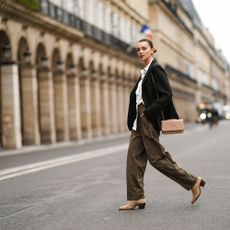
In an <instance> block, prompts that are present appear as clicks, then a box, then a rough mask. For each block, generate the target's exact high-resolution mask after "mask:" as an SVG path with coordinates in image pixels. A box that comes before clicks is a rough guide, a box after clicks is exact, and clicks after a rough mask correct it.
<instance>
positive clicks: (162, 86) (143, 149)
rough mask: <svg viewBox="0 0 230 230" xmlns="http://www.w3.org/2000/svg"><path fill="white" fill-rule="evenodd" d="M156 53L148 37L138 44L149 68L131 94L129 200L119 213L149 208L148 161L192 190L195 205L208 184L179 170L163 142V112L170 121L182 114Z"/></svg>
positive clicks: (138, 50) (140, 54) (127, 174)
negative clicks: (145, 177)
mask: <svg viewBox="0 0 230 230" xmlns="http://www.w3.org/2000/svg"><path fill="white" fill-rule="evenodd" d="M155 52H156V49H155V48H154V46H153V43H152V41H151V40H149V39H146V38H144V39H141V40H140V41H139V42H138V44H137V54H138V57H139V58H140V59H141V60H142V62H143V63H144V65H145V67H144V69H142V70H141V76H140V78H139V80H138V81H137V83H136V85H135V87H134V88H133V90H132V91H131V94H130V102H129V111H128V128H129V130H130V131H131V137H130V143H129V149H128V156H127V168H126V181H127V200H128V201H127V203H126V204H125V205H123V206H121V207H120V208H119V210H131V209H134V208H135V207H139V208H140V209H143V208H145V204H146V200H145V194H144V173H145V168H146V164H147V160H148V161H149V163H150V164H151V165H152V166H153V167H154V168H156V169H157V170H159V171H160V172H161V173H163V174H164V175H166V176H167V177H169V178H171V179H172V180H174V181H175V182H177V183H178V184H180V185H181V186H182V187H184V188H185V189H187V190H191V191H192V201H191V203H192V204H194V203H195V201H196V200H197V199H198V198H199V196H200V194H201V186H204V185H205V182H204V181H203V179H202V178H201V177H195V176H193V175H191V174H189V173H188V172H186V171H185V170H184V169H183V168H181V167H179V166H178V165H177V163H176V162H175V161H174V160H173V159H172V157H171V156H170V154H169V153H168V152H166V151H165V149H164V147H163V146H162V145H161V144H160V142H159V136H160V121H161V111H163V113H164V117H165V118H166V119H167V118H178V114H177V112H176V110H175V107H174V105H173V103H172V90H171V88H170V85H169V81H168V79H167V75H166V72H165V71H164V69H163V68H162V67H161V66H160V65H159V64H158V63H157V61H156V59H154V57H153V55H154V53H155ZM152 77H154V81H155V87H154V84H153V81H152ZM155 89H156V90H157V91H158V97H157V94H156V90H155Z"/></svg>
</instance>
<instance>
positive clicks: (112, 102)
mask: <svg viewBox="0 0 230 230" xmlns="http://www.w3.org/2000/svg"><path fill="white" fill-rule="evenodd" d="M109 111H110V130H111V133H113V134H114V133H117V125H116V123H117V122H116V119H117V116H116V85H115V77H114V76H110V77H109Z"/></svg>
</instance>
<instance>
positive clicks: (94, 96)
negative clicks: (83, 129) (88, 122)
mask: <svg viewBox="0 0 230 230" xmlns="http://www.w3.org/2000/svg"><path fill="white" fill-rule="evenodd" d="M91 79H92V80H91V105H92V131H93V136H94V137H99V136H101V135H102V127H101V103H100V83H99V80H98V74H97V73H95V72H94V73H92V76H91Z"/></svg>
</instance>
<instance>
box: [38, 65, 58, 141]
mask: <svg viewBox="0 0 230 230" xmlns="http://www.w3.org/2000/svg"><path fill="white" fill-rule="evenodd" d="M38 95H39V107H38V108H39V115H40V135H41V142H42V143H54V142H55V141H56V132H55V121H54V103H53V101H54V98H53V79H52V73H51V71H50V70H49V69H48V68H42V69H40V70H39V72H38Z"/></svg>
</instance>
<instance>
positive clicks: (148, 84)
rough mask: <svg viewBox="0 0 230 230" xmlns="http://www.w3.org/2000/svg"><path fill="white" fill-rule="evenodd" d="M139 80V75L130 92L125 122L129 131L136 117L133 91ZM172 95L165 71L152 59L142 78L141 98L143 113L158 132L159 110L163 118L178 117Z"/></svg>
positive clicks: (160, 116)
mask: <svg viewBox="0 0 230 230" xmlns="http://www.w3.org/2000/svg"><path fill="white" fill-rule="evenodd" d="M151 73H152V75H153V77H154V80H155V84H156V88H157V91H158V95H159V98H157V94H156V90H155V87H154V84H153V81H152V77H151ZM140 80H141V77H140V78H139V79H138V81H137V82H136V84H135V86H134V88H133V90H132V91H131V93H130V101H129V111H128V118H127V124H128V128H129V130H130V131H131V130H132V127H133V123H134V120H135V119H136V113H137V111H136V94H135V92H136V89H137V86H138V83H139V81H140ZM172 96H173V95H172V90H171V87H170V85H169V81H168V78H167V74H166V72H165V71H164V69H163V68H162V67H161V66H160V65H159V64H158V63H157V61H156V59H153V61H152V63H151V64H150V66H149V68H148V70H147V73H146V74H145V77H144V79H143V83H142V98H143V101H144V106H145V109H144V115H145V116H146V118H147V119H148V120H149V122H150V123H151V124H152V125H153V126H154V128H155V129H156V130H157V131H158V132H160V130H161V120H162V119H163V118H162V115H161V111H163V114H164V118H165V119H170V118H179V116H178V114H177V112H176V109H175V107H174V105H173V101H172Z"/></svg>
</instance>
